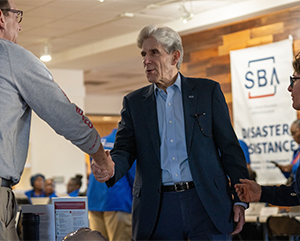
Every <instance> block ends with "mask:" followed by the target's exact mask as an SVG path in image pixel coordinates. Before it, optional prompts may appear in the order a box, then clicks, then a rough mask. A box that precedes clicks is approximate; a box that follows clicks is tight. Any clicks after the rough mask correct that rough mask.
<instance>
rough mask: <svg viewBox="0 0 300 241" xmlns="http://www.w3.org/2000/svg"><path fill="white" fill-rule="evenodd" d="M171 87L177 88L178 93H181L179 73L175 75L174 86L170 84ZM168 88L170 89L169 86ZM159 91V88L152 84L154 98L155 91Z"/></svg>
mask: <svg viewBox="0 0 300 241" xmlns="http://www.w3.org/2000/svg"><path fill="white" fill-rule="evenodd" d="M171 86H177V87H178V89H179V91H180V92H181V76H180V74H179V72H178V74H177V78H176V80H175V82H174V84H172V85H171ZM169 87H170V86H169ZM169 87H168V88H169ZM159 89H160V88H158V87H157V85H156V84H155V83H154V94H155V96H156V94H157V91H158V90H159Z"/></svg>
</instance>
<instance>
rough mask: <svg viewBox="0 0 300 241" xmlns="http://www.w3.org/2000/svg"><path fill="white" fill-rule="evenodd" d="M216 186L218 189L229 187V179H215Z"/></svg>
mask: <svg viewBox="0 0 300 241" xmlns="http://www.w3.org/2000/svg"><path fill="white" fill-rule="evenodd" d="M214 182H215V185H216V187H217V188H218V189H223V188H226V187H228V179H227V178H226V177H225V176H218V177H216V178H215V179H214Z"/></svg>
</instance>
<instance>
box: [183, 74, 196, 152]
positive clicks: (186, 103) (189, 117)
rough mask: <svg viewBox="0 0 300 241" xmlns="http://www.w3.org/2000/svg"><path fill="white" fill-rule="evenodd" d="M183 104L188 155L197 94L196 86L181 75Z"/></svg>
mask: <svg viewBox="0 0 300 241" xmlns="http://www.w3.org/2000/svg"><path fill="white" fill-rule="evenodd" d="M181 88H182V102H183V113H184V123H185V138H186V148H187V153H189V152H190V148H191V141H192V136H193V131H194V121H195V110H196V103H197V98H198V96H197V93H196V91H194V88H195V86H194V85H193V84H192V82H191V81H188V80H187V79H186V78H185V77H184V76H183V75H181Z"/></svg>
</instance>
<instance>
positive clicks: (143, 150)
mask: <svg viewBox="0 0 300 241" xmlns="http://www.w3.org/2000/svg"><path fill="white" fill-rule="evenodd" d="M181 80H182V83H181V85H182V101H183V109H184V121H185V134H186V146H187V152H188V160H189V165H190V169H191V174H192V177H193V181H194V183H195V187H196V190H197V193H198V195H199V197H200V199H201V200H202V202H203V204H204V206H205V208H206V210H207V213H208V214H209V216H210V218H211V219H212V221H213V222H214V224H215V226H216V227H217V228H218V229H219V230H220V231H221V232H223V233H230V232H232V231H233V210H232V208H233V203H234V202H238V201H239V199H238V197H237V195H236V193H235V191H234V190H232V189H231V190H230V187H229V183H228V177H229V178H230V180H231V185H232V186H233V185H234V184H236V183H238V182H239V178H248V170H247V167H246V161H245V158H244V154H243V151H242V149H241V147H240V145H239V143H238V140H237V137H236V135H235V132H234V130H233V128H232V125H231V121H230V116H229V112H228V107H227V104H226V102H225V98H224V95H223V93H222V91H221V88H220V85H219V84H218V83H217V82H215V81H212V80H209V79H201V78H197V79H196V78H185V77H184V76H182V75H181ZM121 117H122V119H121V121H120V123H119V127H118V131H117V135H116V140H115V145H114V148H113V149H112V151H111V156H112V159H113V161H114V162H115V164H116V165H115V175H114V177H113V178H111V179H110V180H109V181H107V182H106V183H107V185H108V186H112V185H114V183H115V182H117V181H118V180H119V179H120V178H121V177H122V176H123V175H124V174H125V173H126V172H127V171H128V170H129V169H130V166H131V165H132V164H133V162H134V160H137V163H136V165H137V166H136V177H135V182H134V187H133V207H132V208H133V216H132V224H133V240H147V239H149V237H150V235H151V233H152V231H153V229H154V226H155V222H156V220H157V217H158V213H159V204H160V198H161V193H160V192H159V190H160V187H161V185H162V171H161V166H160V136H159V129H158V121H157V111H156V99H155V95H154V85H153V84H151V85H148V86H146V87H143V88H141V89H138V90H136V91H134V92H132V93H130V94H128V95H126V96H125V97H124V99H123V108H122V110H121ZM199 123H200V124H199ZM232 194H233V195H232ZM233 196H234V200H233V198H232V197H233Z"/></svg>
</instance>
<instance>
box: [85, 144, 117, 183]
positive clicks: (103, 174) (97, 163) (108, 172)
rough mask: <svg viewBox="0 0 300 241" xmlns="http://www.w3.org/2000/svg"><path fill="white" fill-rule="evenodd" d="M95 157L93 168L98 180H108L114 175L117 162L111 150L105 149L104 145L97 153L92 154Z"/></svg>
mask: <svg viewBox="0 0 300 241" xmlns="http://www.w3.org/2000/svg"><path fill="white" fill-rule="evenodd" d="M90 156H91V157H92V158H93V161H92V164H91V168H92V171H93V174H94V176H95V178H96V180H97V181H98V182H106V181H108V180H109V179H110V178H111V177H112V176H113V175H114V170H115V163H114V162H113V161H112V159H111V156H110V154H109V151H104V149H103V146H102V144H101V146H100V147H99V149H98V151H97V152H96V153H95V154H92V155H90Z"/></svg>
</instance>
